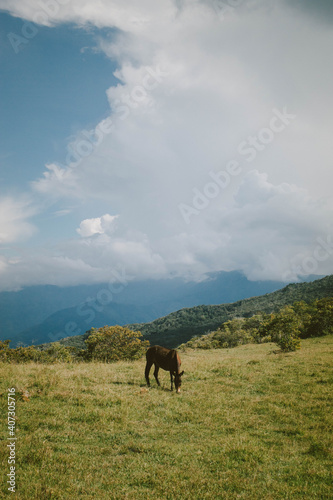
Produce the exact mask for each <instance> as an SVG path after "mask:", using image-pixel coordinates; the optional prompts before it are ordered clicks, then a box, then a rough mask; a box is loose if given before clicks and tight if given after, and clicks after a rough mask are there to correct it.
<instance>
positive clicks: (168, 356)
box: [145, 345, 184, 393]
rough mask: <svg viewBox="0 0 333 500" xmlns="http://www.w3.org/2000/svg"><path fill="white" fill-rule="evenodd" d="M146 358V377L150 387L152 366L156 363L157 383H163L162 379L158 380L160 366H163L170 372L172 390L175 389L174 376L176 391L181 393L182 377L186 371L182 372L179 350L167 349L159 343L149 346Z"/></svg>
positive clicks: (155, 375)
mask: <svg viewBox="0 0 333 500" xmlns="http://www.w3.org/2000/svg"><path fill="white" fill-rule="evenodd" d="M146 358H147V363H146V369H145V377H146V380H147V385H148V387H150V382H149V372H150V368H151V366H152V365H155V370H154V377H155V379H156V382H157V384H158V385H161V384H160V381H159V380H158V370H159V369H160V368H163V370H166V371H168V372H170V379H171V390H173V377H174V382H175V387H176V392H178V393H179V392H180V386H181V385H182V379H181V377H182V375H183V373H184V371H182V372H181V371H180V365H181V361H180V357H179V355H178V353H177V351H175V349H167V348H166V347H160V346H159V345H154V346H152V347H149V349H148V351H147V352H146Z"/></svg>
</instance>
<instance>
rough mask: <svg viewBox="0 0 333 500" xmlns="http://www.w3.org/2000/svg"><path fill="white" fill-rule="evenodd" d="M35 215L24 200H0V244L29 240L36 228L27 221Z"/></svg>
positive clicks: (9, 198)
mask: <svg viewBox="0 0 333 500" xmlns="http://www.w3.org/2000/svg"><path fill="white" fill-rule="evenodd" d="M35 213H36V211H35V209H34V208H33V207H32V206H31V204H30V202H29V201H28V200H26V199H13V198H11V197H6V198H3V199H2V200H0V244H1V245H6V244H8V243H14V242H16V241H22V240H26V239H28V238H30V237H31V236H32V235H33V234H34V233H35V232H36V227H35V226H34V225H33V224H31V223H30V222H29V221H28V220H27V219H29V218H30V217H32V216H33V215H34V214H35Z"/></svg>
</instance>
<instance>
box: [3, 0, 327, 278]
mask: <svg viewBox="0 0 333 500" xmlns="http://www.w3.org/2000/svg"><path fill="white" fill-rule="evenodd" d="M42 4H43V2H40V1H37V0H36V1H30V2H28V3H27V2H24V1H23V0H18V1H17V2H15V3H13V2H8V1H4V0H0V7H2V8H5V9H8V10H9V11H10V12H11V13H12V14H13V15H17V16H19V17H23V18H24V19H27V20H29V21H32V22H34V20H35V21H36V19H39V24H45V25H54V24H56V23H66V22H73V23H75V24H77V25H78V26H88V25H90V24H91V25H94V26H96V27H98V28H101V27H104V28H105V27H106V28H110V30H109V32H108V33H107V34H105V31H103V32H100V34H99V36H98V38H97V39H96V45H97V49H98V50H100V51H102V52H103V53H105V54H106V56H107V57H109V58H111V59H112V60H113V61H114V63H115V64H116V65H117V70H116V72H115V75H116V77H117V78H118V81H119V83H118V84H117V85H116V86H113V87H110V88H109V89H105V91H106V95H107V98H108V102H109V106H110V109H109V116H108V118H107V119H106V120H103V121H101V122H100V123H98V124H97V125H96V127H95V128H93V129H92V130H89V131H81V132H80V133H79V134H78V135H77V137H75V138H73V137H71V138H69V139H68V153H67V156H66V157H65V158H58V159H55V160H54V162H53V163H51V164H48V165H46V169H45V172H44V173H43V174H42V175H41V177H40V178H39V179H36V180H35V181H33V182H32V189H33V190H34V192H36V193H38V195H39V196H42V197H45V198H46V199H56V200H57V201H58V202H59V200H64V203H68V200H71V201H72V200H73V199H74V198H75V199H78V200H80V201H81V202H82V204H85V203H86V204H87V205H88V202H89V206H90V207H91V212H89V215H90V213H91V214H92V215H93V214H96V213H97V214H105V215H103V216H100V217H90V218H85V219H84V220H82V222H81V223H80V226H79V228H77V229H76V231H77V234H78V235H79V236H80V237H81V238H77V239H75V238H73V240H70V241H69V240H64V241H62V242H59V244H58V245H56V247H55V248H53V249H52V251H51V250H50V249H43V248H40V250H39V252H38V255H39V257H38V259H37V258H36V257H34V256H33V255H25V257H24V259H22V260H21V261H20V263H17V264H15V266H16V267H15V266H14V264H13V265H11V266H10V268H11V269H12V270H14V268H15V269H16V271H17V273H18V274H20V276H21V277H22V278H21V281H22V283H23V282H24V283H27V282H29V280H31V281H33V280H34V279H35V281H38V280H41V281H43V280H44V281H45V280H49V282H55V281H56V282H57V283H58V282H59V283H60V282H62V283H68V282H70V281H71V280H72V282H73V283H76V282H77V280H81V281H82V282H84V281H94V280H98V279H103V276H104V275H105V273H104V274H103V270H104V271H105V270H106V271H107V270H110V269H111V268H112V267H113V266H116V265H122V266H125V268H126V269H128V270H129V271H128V272H130V273H131V274H132V275H133V276H135V277H137V278H139V277H140V278H143V277H145V276H146V277H147V276H149V277H159V276H162V275H163V274H164V275H169V274H170V273H172V274H176V275H177V274H179V275H186V276H197V275H200V274H201V275H204V274H205V273H207V272H210V271H215V270H222V269H223V270H233V269H242V270H243V271H244V272H245V273H246V275H247V276H248V277H250V278H251V279H282V276H283V275H284V273H285V272H286V271H288V269H289V268H290V266H294V265H295V262H297V260H298V259H301V261H302V259H304V256H305V255H306V254H307V252H308V253H309V252H310V254H311V252H312V249H313V247H314V246H315V245H316V241H317V238H318V237H320V236H322V237H326V236H327V235H329V234H331V231H332V227H331V222H330V221H331V220H332V218H331V215H332V202H331V201H330V199H328V198H330V197H331V185H332V181H333V179H332V169H331V152H330V138H331V135H332V125H331V111H330V109H331V105H332V93H331V88H330V87H331V84H330V82H331V81H332V77H333V74H332V67H331V65H330V64H329V61H330V57H331V54H330V47H331V45H332V43H333V33H332V31H331V30H330V29H327V26H326V25H325V24H323V23H322V22H321V17H320V16H318V17H315V18H314V19H312V18H311V17H310V16H308V9H307V8H305V7H304V9H302V8H299V9H296V8H294V7H293V8H290V5H289V4H290V2H289V1H288V2H287V1H285V2H274V1H263V0H260V1H259V0H253V1H245V2H239V3H238V4H239V7H235V8H232V7H230V5H229V7H230V9H229V11H228V12H227V13H226V12H225V11H221V8H220V7H221V2H214V1H212V2H208V1H207V2H204V1H199V0H198V1H196V0H187V1H184V2H172V1H171V0H161V1H159V2H156V1H153V0H144V1H141V2H137V1H136V0H130V1H128V2H125V3H124V2H122V1H121V0H113V1H112V2H109V1H106V0H104V1H103V0H101V1H100V2H98V3H93V2H91V1H88V0H85V1H79V0H71V1H68V2H56V0H54V3H52V5H54V6H55V7H54V8H53V12H51V11H50V12H49V14H48V18H47V17H45V15H44V18H42V16H39V17H36V16H38V12H40V11H41V10H42V11H44V13H46V14H47V11H46V10H45V9H46V7H45V5H46V2H45V4H43V5H44V7H42ZM235 4H236V2H235ZM48 5H49V4H48ZM320 5H321V6H323V2H320ZM318 11H319V7H318ZM43 19H44V20H43ZM36 36H37V35H36ZM283 108H286V109H288V111H289V113H291V114H294V115H295V116H296V118H295V120H292V122H291V123H290V125H288V126H286V127H285V129H284V130H283V131H282V132H281V133H276V134H274V138H273V139H272V141H269V142H267V143H260V144H259V147H258V149H257V151H256V156H255V160H253V161H251V162H248V161H247V159H246V157H244V156H242V155H240V153H239V146H240V144H242V143H244V141H245V142H249V141H253V140H257V139H258V136H259V135H260V134H259V132H260V131H261V130H263V129H265V128H266V129H267V127H268V126H269V123H270V120H271V118H272V116H273V115H272V110H273V109H280V110H281V109H283ZM263 137H264V136H263ZM231 160H232V161H236V162H237V163H238V164H239V167H240V170H241V173H240V174H239V175H237V176H234V177H232V179H231V181H230V183H229V185H228V186H227V187H226V188H225V189H220V191H219V193H218V196H216V197H215V198H214V199H211V200H209V203H208V205H207V207H206V208H205V209H203V210H200V213H198V214H197V215H195V216H193V217H192V218H191V222H190V224H188V225H187V224H185V223H184V219H183V217H182V216H181V213H180V212H179V208H178V207H179V204H181V203H184V204H189V203H190V202H191V200H192V198H193V190H194V189H197V190H199V191H202V190H203V188H204V187H205V185H206V184H207V182H208V181H209V180H211V179H210V178H209V173H210V172H211V171H215V172H218V171H220V170H221V169H225V168H226V167H225V166H226V165H227V163H228V162H229V161H231ZM94 204H95V205H96V207H98V211H97V209H96V208H95V206H94ZM65 206H67V205H65ZM101 207H102V208H101ZM60 210H61V207H59V210H58V212H60ZM109 213H111V214H112V213H113V214H119V217H118V216H112V215H109ZM85 214H87V212H86V211H85ZM85 216H86V215H85ZM116 217H118V218H117V220H115V218H116ZM82 218H83V217H80V219H77V220H81V219H82ZM23 223H24V221H23ZM26 223H27V222H26ZM76 226H77V222H76V224H75V226H73V234H75V228H76ZM17 227H20V223H19V224H18V225H17ZM21 229H22V224H21ZM19 232H20V231H18V233H19ZM28 232H29V231H28ZM27 263H29V264H27ZM96 263H98V264H96ZM331 264H332V260H331V259H330V258H327V259H326V260H325V261H322V262H319V263H318V273H323V274H324V273H325V272H329V271H330V269H332V267H330V266H331ZM46 268H47V269H48V272H47V273H45V272H44V271H45V269H46ZM8 276H9V274H8ZM44 281H43V282H44ZM8 282H9V278H8ZM45 282H47V281H45Z"/></svg>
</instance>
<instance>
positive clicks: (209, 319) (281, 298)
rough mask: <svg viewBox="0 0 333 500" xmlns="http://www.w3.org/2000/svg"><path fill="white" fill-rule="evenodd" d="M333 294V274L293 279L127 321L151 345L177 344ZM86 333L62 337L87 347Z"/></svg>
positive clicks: (67, 341)
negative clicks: (263, 290) (258, 291)
mask: <svg viewBox="0 0 333 500" xmlns="http://www.w3.org/2000/svg"><path fill="white" fill-rule="evenodd" d="M332 296H333V275H331V276H326V277H325V278H322V279H319V280H316V281H313V282H310V283H293V284H290V285H287V286H285V287H283V288H282V289H280V290H277V291H275V292H272V293H268V294H265V295H261V296H259V297H251V298H248V299H243V300H240V301H237V302H234V303H231V304H219V305H201V306H196V307H191V308H184V309H181V310H179V311H176V312H173V313H171V314H168V315H167V316H165V317H162V318H158V319H156V320H155V321H152V322H150V323H142V324H132V325H126V326H127V327H128V328H130V329H132V330H135V331H138V330H139V331H140V332H141V333H142V334H143V336H144V338H145V339H147V340H149V341H150V343H151V344H152V345H154V344H161V345H164V346H166V347H169V348H174V347H177V346H178V345H180V344H181V343H185V342H187V341H188V340H190V339H191V338H193V337H194V336H195V335H202V334H205V333H209V332H210V331H214V330H216V329H217V328H218V327H219V326H221V324H222V323H224V322H225V321H227V320H229V319H232V318H235V317H243V318H247V317H251V316H253V315H254V314H256V313H259V312H264V313H271V312H274V311H278V310H280V309H281V308H282V307H283V306H285V305H289V304H290V305H291V304H293V303H294V302H299V301H304V302H307V303H311V302H314V301H315V300H317V299H322V298H325V297H332ZM88 335H89V332H87V333H85V334H84V335H79V336H75V337H69V338H67V339H63V340H61V343H62V344H64V345H67V346H73V347H77V348H84V347H85V344H84V341H85V339H86V338H87V337H88Z"/></svg>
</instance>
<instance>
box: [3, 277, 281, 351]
mask: <svg viewBox="0 0 333 500" xmlns="http://www.w3.org/2000/svg"><path fill="white" fill-rule="evenodd" d="M282 286H284V283H282V282H279V281H249V280H248V279H247V278H246V277H245V276H244V274H243V273H241V272H237V271H232V272H219V273H211V274H210V275H209V276H208V278H207V279H206V280H204V281H201V282H193V281H192V282H191V281H185V280H184V279H181V278H170V279H163V280H146V281H130V282H128V283H126V284H125V285H124V286H119V284H117V285H116V287H117V288H118V289H119V290H120V292H119V293H115V294H113V297H112V298H111V300H110V295H111V293H110V286H109V284H108V283H101V284H94V285H80V286H72V287H58V286H52V285H47V286H34V287H28V288H25V289H23V290H21V291H18V292H1V293H0V340H4V339H11V340H12V343H11V346H12V347H14V346H15V345H16V344H17V343H18V342H22V343H23V344H25V345H30V344H32V343H34V344H36V343H43V342H51V341H55V340H59V339H60V338H63V337H68V336H72V335H78V334H83V333H84V332H86V331H87V330H89V329H90V328H91V327H100V326H103V325H105V324H111V325H112V324H121V325H124V324H126V323H138V322H140V323H141V322H149V321H152V320H154V319H156V318H159V317H161V316H165V315H166V314H169V313H171V312H172V311H176V310H178V309H181V308H184V307H193V306H196V305H200V304H208V305H211V304H221V303H224V302H227V303H230V302H234V301H236V300H240V299H243V298H247V297H251V296H256V295H261V294H264V293H268V292H271V291H274V290H278V289H279V288H281V287H282ZM111 288H112V287H111Z"/></svg>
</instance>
